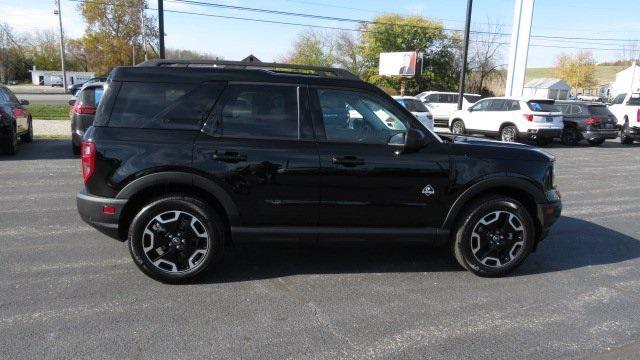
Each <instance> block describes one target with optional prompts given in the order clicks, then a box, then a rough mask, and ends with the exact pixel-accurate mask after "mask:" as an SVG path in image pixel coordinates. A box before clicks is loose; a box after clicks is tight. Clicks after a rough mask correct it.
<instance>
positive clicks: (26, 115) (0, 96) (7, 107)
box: [0, 85, 33, 155]
mask: <svg viewBox="0 0 640 360" xmlns="http://www.w3.org/2000/svg"><path fill="white" fill-rule="evenodd" d="M26 105H29V101H27V100H18V98H17V97H16V96H15V94H14V93H13V92H12V91H11V90H9V89H8V88H7V87H6V86H3V85H0V146H2V150H3V151H4V153H5V154H9V155H14V154H15V153H16V151H17V147H18V139H20V141H22V142H31V141H32V140H33V124H32V121H31V112H29V110H28V109H27V108H26V107H25V106H26Z"/></svg>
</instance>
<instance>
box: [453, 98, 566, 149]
mask: <svg viewBox="0 0 640 360" xmlns="http://www.w3.org/2000/svg"><path fill="white" fill-rule="evenodd" d="M449 128H450V129H451V132H452V133H454V134H483V135H487V136H491V137H498V138H499V139H500V140H502V141H507V142H514V141H517V140H524V139H528V140H534V141H536V143H537V144H538V145H540V146H544V145H546V144H548V143H550V142H551V141H553V139H554V138H557V137H560V136H561V135H562V129H563V128H564V123H563V121H562V112H560V110H559V109H558V108H557V107H556V106H555V105H554V101H553V100H546V99H540V100H520V99H509V98H499V97H496V98H487V99H483V100H480V101H478V102H477V103H475V104H474V105H473V106H471V107H469V108H467V109H463V110H460V111H456V112H455V113H454V114H453V115H452V116H451V118H450V119H449Z"/></svg>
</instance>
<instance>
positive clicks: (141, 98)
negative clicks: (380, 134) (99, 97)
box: [109, 82, 223, 130]
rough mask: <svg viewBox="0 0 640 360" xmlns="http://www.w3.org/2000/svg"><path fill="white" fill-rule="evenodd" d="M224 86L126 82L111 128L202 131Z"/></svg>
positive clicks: (112, 117)
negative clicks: (204, 122) (205, 120)
mask: <svg viewBox="0 0 640 360" xmlns="http://www.w3.org/2000/svg"><path fill="white" fill-rule="evenodd" d="M222 89H223V84H222V83H219V84H213V83H211V84H205V85H199V84H173V83H172V84H169V83H138V82H124V83H122V85H121V87H120V91H119V92H118V97H117V99H116V102H115V105H114V106H113V111H112V112H111V117H110V120H109V126H110V127H129V128H145V129H178V130H196V129H199V128H200V127H201V125H202V122H203V121H204V118H205V117H206V115H207V114H208V113H209V111H210V110H211V108H212V107H213V104H214V102H215V100H216V99H217V97H218V96H219V95H220V93H221V92H222Z"/></svg>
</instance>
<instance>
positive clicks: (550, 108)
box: [527, 101, 560, 112]
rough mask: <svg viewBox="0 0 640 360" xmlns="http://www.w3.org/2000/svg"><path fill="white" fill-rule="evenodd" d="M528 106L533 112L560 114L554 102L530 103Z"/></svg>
mask: <svg viewBox="0 0 640 360" xmlns="http://www.w3.org/2000/svg"><path fill="white" fill-rule="evenodd" d="M527 105H528V106H529V109H531V111H541V112H560V109H558V107H557V106H556V105H555V104H554V103H553V101H529V102H527Z"/></svg>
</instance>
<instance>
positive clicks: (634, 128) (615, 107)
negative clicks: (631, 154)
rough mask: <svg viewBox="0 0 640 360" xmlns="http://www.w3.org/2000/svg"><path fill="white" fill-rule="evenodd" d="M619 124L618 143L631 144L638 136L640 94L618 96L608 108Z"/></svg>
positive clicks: (639, 133) (639, 131) (639, 128)
mask: <svg viewBox="0 0 640 360" xmlns="http://www.w3.org/2000/svg"><path fill="white" fill-rule="evenodd" d="M609 110H610V111H611V112H612V113H613V115H615V117H616V119H618V122H619V128H620V142H621V143H623V144H627V145H629V144H633V141H634V140H635V141H638V136H640V93H623V94H619V95H618V96H616V97H615V99H614V100H613V103H612V104H611V105H610V106H609Z"/></svg>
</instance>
